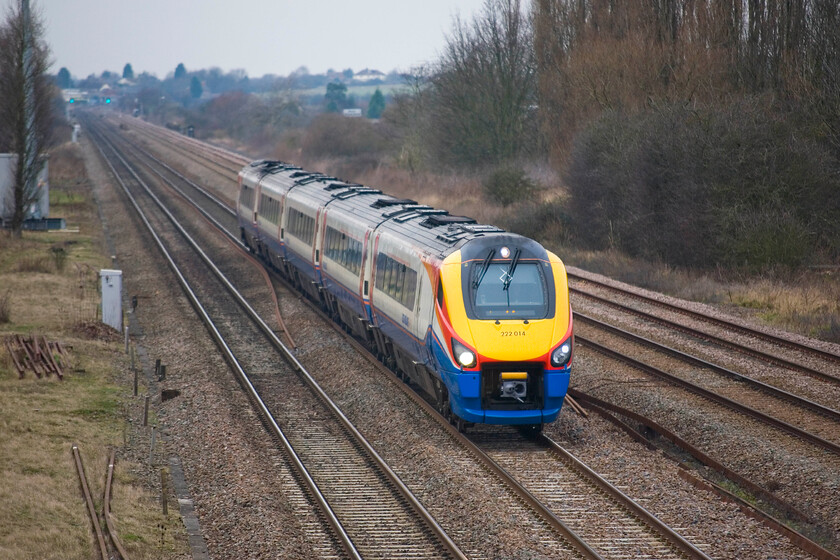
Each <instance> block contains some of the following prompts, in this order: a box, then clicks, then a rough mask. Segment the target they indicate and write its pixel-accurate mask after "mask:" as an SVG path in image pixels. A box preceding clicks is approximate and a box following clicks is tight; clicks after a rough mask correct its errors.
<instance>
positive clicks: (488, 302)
mask: <svg viewBox="0 0 840 560" xmlns="http://www.w3.org/2000/svg"><path fill="white" fill-rule="evenodd" d="M474 267H475V268H474V270H473V275H474V277H475V278H474V281H473V282H472V283H471V287H472V304H473V305H472V308H473V309H472V311H473V312H474V313H475V315H476V317H475V318H476V319H544V318H546V317H547V316H548V314H549V297H548V289H547V287H546V279H545V276H544V274H543V271H542V267H541V266H540V265H539V264H537V263H528V262H522V263H517V264H516V266H514V267H512V266H511V265H510V264H508V263H492V264H490V265H489V266H487V267H486V270H482V269H484V268H485V267H483V266H482V263H475V265H474Z"/></svg>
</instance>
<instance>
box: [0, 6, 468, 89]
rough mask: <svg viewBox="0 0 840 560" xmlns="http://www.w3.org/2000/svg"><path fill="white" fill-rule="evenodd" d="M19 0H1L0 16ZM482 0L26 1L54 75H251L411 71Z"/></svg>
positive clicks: (437, 50) (430, 57)
mask: <svg viewBox="0 0 840 560" xmlns="http://www.w3.org/2000/svg"><path fill="white" fill-rule="evenodd" d="M18 2H19V0H0V6H2V8H3V14H4V15H5V14H6V13H7V11H8V8H9V7H10V6H13V5H15V4H17V3H18ZM483 4H484V0H355V1H353V0H30V5H31V6H32V7H33V8H34V9H35V10H37V11H38V12H40V14H41V15H42V20H43V22H44V24H45V26H46V41H47V43H48V44H49V45H50V49H51V51H52V60H53V66H52V68H51V70H50V71H51V73H56V72H58V70H59V68H61V67H66V68H67V69H68V70H70V74H71V75H72V76H73V77H74V78H85V77H87V76H88V75H89V74H97V75H98V74H100V73H101V72H102V71H103V70H110V71H113V72H118V73H120V74H121V73H122V70H123V67H124V66H125V64H126V63H131V66H132V68H133V69H134V73H135V74H140V73H141V72H144V71H146V72H150V73H152V74H155V75H157V77H158V78H161V79H163V78H165V77H166V75H167V74H168V73H170V72H174V70H175V67H176V66H177V65H178V63H179V62H183V63H184V65H185V66H186V67H187V70H198V69H202V68H211V67H214V66H215V67H219V68H221V69H222V70H223V71H225V72H227V71H230V70H233V69H240V68H241V69H244V70H245V71H246V72H247V73H248V75H249V76H250V77H260V76H262V75H263V74H278V75H286V74H289V73H290V72H292V71H294V70H295V69H297V68H298V67H300V66H306V67H307V68H309V71H310V72H311V73H313V74H315V73H322V72H325V71H326V70H327V69H329V68H333V69H335V70H343V69H345V68H352V69H353V70H354V71H359V70H362V69H363V68H375V69H377V70H381V71H383V72H386V73H387V72H389V71H390V70H393V69H399V70H408V69H409V68H410V67H412V66H414V65H417V64H419V63H423V62H428V61H432V60H434V59H435V58H436V57H437V55H438V54H439V53H440V52H441V50H442V48H443V45H444V37H445V35H447V34H448V33H449V32H450V31H451V29H452V24H453V17H454V16H455V15H460V16H461V18H462V19H465V20H471V19H472V17H473V15H474V14H475V13H477V12H479V11H480V9H481V6H482V5H483Z"/></svg>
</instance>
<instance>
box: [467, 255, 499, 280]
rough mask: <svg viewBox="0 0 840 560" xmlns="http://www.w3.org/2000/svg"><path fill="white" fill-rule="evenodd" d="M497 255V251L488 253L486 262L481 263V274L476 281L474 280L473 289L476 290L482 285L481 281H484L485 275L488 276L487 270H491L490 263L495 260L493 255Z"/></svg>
mask: <svg viewBox="0 0 840 560" xmlns="http://www.w3.org/2000/svg"><path fill="white" fill-rule="evenodd" d="M495 254H496V249H490V252H489V253H487V256H486V257H484V262H482V263H481V272H480V273H479V275H478V276H477V277H476V279H475V280H473V284H472V287H473V289H476V288H478V287H479V286H480V285H481V281H482V280H484V275H485V274H487V269H488V268H490V261H492V260H493V255H495Z"/></svg>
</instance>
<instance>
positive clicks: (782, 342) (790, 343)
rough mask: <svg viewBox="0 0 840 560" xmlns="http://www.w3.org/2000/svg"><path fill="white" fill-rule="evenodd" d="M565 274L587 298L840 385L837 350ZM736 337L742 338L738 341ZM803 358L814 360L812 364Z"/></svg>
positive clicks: (583, 296)
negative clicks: (647, 308)
mask: <svg viewBox="0 0 840 560" xmlns="http://www.w3.org/2000/svg"><path fill="white" fill-rule="evenodd" d="M568 275H569V278H570V280H573V281H574V285H570V288H569V289H570V292H571V293H573V294H575V295H578V296H581V297H582V298H584V299H586V300H590V301H595V302H598V303H600V304H603V305H606V306H609V307H611V308H613V309H617V310H619V311H621V312H623V313H628V314H632V315H635V316H637V317H640V318H642V319H643V320H645V321H651V322H656V323H658V324H660V325H663V326H665V327H667V328H669V329H672V330H678V331H680V332H683V333H686V334H688V335H690V336H692V337H695V338H698V339H702V340H704V341H707V342H711V343H714V344H717V345H720V346H723V347H726V348H729V349H731V350H735V351H737V352H739V353H742V354H745V355H748V356H752V357H754V358H758V359H760V360H762V361H764V362H767V363H769V364H772V365H774V366H779V367H783V368H785V369H789V370H791V371H795V372H799V373H804V374H806V375H809V376H812V377H814V378H816V379H820V380H822V381H825V382H827V383H829V384H832V385H835V386H840V376H838V375H837V371H838V370H840V355H838V354H836V353H833V352H830V351H827V350H823V349H821V348H817V347H815V346H812V345H808V344H803V343H800V342H797V341H795V340H790V339H788V338H783V337H780V336H776V335H773V334H769V333H766V332H764V331H761V330H759V329H754V328H750V327H747V326H745V325H740V324H737V323H735V322H733V321H729V320H725V319H721V318H719V317H714V316H712V315H709V314H706V313H700V312H698V311H694V310H692V309H688V308H686V307H683V306H680V305H675V304H672V303H668V302H666V301H662V300H659V299H655V298H652V297H649V296H646V295H644V294H640V293H638V292H636V291H630V290H627V289H624V288H622V287H620V286H616V285H613V284H608V283H606V282H601V281H598V280H595V279H593V278H592V277H590V276H588V275H587V276H582V275H580V274H579V273H574V272H568ZM582 286H583V287H587V288H588V287H590V286H594V287H596V288H597V289H598V290H600V291H601V292H602V293H603V292H606V294H610V295H611V296H612V297H608V296H607V295H599V294H598V293H595V292H593V291H591V290H589V289H582V288H581V287H582ZM617 297H620V298H626V299H630V300H636V301H639V302H641V303H643V304H644V305H645V306H651V307H652V308H653V309H658V310H661V311H665V312H668V313H671V314H677V315H681V316H683V317H687V318H689V319H690V320H691V321H693V322H700V323H704V324H706V325H708V326H712V327H714V328H715V329H717V332H712V331H711V330H710V329H708V328H707V329H700V328H695V327H692V326H690V325H687V324H685V322H678V321H675V320H671V319H668V318H667V317H665V316H663V314H662V313H654V312H653V311H645V310H644V309H641V308H640V307H632V306H629V305H625V304H623V303H621V302H619V301H616V298H617ZM743 337H746V339H743ZM739 340H741V341H740V342H739ZM757 341H759V342H761V343H764V344H769V345H771V348H772V349H762V347H761V345H760V344H757ZM779 347H784V348H787V349H789V350H790V351H791V352H792V354H793V356H792V357H790V358H786V357H784V356H782V355H781V353H780V352H779V351H778V349H779ZM804 362H816V363H815V365H813V366H812V365H809V364H807V363H804Z"/></svg>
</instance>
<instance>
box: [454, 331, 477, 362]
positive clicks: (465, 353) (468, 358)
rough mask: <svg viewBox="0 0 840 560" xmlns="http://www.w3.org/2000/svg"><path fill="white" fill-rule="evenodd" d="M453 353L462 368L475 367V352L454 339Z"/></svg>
mask: <svg viewBox="0 0 840 560" xmlns="http://www.w3.org/2000/svg"><path fill="white" fill-rule="evenodd" d="M452 353H453V354H454V355H455V359H456V360H457V361H458V364H459V365H460V366H461V367H473V366H474V365H475V352H473V351H472V350H470V349H469V348H467V347H466V346H464V345H463V344H461V343H460V342H458V341H457V340H455V339H454V338H453V339H452Z"/></svg>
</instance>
